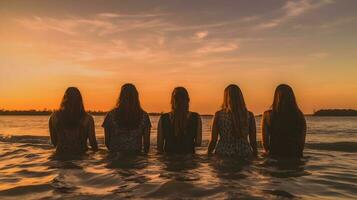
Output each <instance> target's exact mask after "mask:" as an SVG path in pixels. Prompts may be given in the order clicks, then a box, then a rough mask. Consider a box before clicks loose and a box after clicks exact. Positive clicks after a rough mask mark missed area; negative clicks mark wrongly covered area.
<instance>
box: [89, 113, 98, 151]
mask: <svg viewBox="0 0 357 200" xmlns="http://www.w3.org/2000/svg"><path fill="white" fill-rule="evenodd" d="M88 131H89V133H88V138H89V143H90V145H91V146H92V148H93V149H97V148H98V144H97V139H96V137H95V125H94V119H93V117H92V116H89V122H88Z"/></svg>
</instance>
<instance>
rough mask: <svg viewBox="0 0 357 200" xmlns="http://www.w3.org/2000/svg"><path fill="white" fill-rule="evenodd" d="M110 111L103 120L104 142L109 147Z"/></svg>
mask: <svg viewBox="0 0 357 200" xmlns="http://www.w3.org/2000/svg"><path fill="white" fill-rule="evenodd" d="M110 121H111V117H110V113H108V114H107V115H106V116H105V118H104V121H103V124H102V127H103V128H104V143H105V145H106V146H107V147H108V148H109V143H110V130H111V129H110V126H111V125H110Z"/></svg>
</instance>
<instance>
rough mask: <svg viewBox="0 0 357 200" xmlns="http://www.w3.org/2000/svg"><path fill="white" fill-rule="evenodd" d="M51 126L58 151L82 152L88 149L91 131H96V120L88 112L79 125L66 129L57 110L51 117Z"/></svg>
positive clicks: (62, 152) (65, 152) (63, 152)
mask: <svg viewBox="0 0 357 200" xmlns="http://www.w3.org/2000/svg"><path fill="white" fill-rule="evenodd" d="M49 126H50V133H51V140H52V143H53V144H54V145H55V146H56V153H59V154H82V153H84V152H85V151H86V150H87V149H88V146H87V141H88V137H89V134H90V133H89V132H90V131H94V120H93V117H92V116H91V115H89V114H86V115H85V116H84V117H83V119H82V121H81V123H80V125H79V126H78V127H76V128H72V129H66V128H63V127H62V126H61V122H60V121H59V119H58V113H57V112H55V113H53V114H52V115H51V117H50V121H49ZM93 134H94V133H93Z"/></svg>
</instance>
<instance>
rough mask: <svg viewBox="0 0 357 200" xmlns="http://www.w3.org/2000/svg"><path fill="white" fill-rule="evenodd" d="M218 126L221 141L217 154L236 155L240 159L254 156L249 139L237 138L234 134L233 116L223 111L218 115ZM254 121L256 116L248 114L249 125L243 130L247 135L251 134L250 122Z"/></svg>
mask: <svg viewBox="0 0 357 200" xmlns="http://www.w3.org/2000/svg"><path fill="white" fill-rule="evenodd" d="M215 117H216V120H217V123H218V124H217V126H218V128H217V129H218V133H219V140H218V144H217V146H216V151H215V153H216V154H220V155H228V156H231V155H235V156H239V157H250V156H252V155H253V151H252V148H251V146H250V144H249V142H248V138H241V137H237V136H236V135H235V134H234V133H233V124H232V115H231V113H228V112H225V111H223V110H221V111H218V112H217V113H216V116H215ZM252 119H253V120H254V115H253V113H251V112H248V124H246V125H245V126H244V127H243V128H242V130H243V133H245V134H246V135H248V134H249V130H250V127H249V126H250V124H251V123H250V121H251V120H252Z"/></svg>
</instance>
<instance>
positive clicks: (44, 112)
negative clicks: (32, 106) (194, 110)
mask: <svg viewBox="0 0 357 200" xmlns="http://www.w3.org/2000/svg"><path fill="white" fill-rule="evenodd" d="M53 112H54V110H46V109H45V110H0V115H51V114H52V113H53ZM88 113H89V114H91V115H97V116H100V115H105V114H107V112H106V111H93V110H90V111H88ZM161 114H162V112H161V113H155V112H152V113H149V115H152V116H160V115H161ZM202 116H212V115H208V114H205V115H202Z"/></svg>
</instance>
